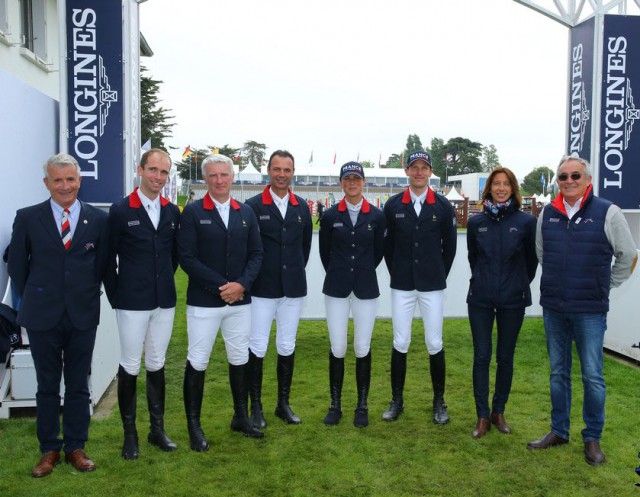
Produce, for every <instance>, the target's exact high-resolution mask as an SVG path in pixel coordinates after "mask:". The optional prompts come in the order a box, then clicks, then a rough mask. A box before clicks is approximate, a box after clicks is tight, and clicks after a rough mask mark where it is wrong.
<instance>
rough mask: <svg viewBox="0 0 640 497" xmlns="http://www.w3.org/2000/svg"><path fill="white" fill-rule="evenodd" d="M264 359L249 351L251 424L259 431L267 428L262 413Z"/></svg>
mask: <svg viewBox="0 0 640 497" xmlns="http://www.w3.org/2000/svg"><path fill="white" fill-rule="evenodd" d="M263 363H264V358H262V357H258V356H256V355H255V354H254V353H253V352H251V350H249V364H248V366H247V370H248V374H249V395H250V397H251V424H253V426H255V427H256V428H258V429H259V430H261V429H264V428H266V427H267V421H266V420H265V419H264V412H263V411H262V365H263Z"/></svg>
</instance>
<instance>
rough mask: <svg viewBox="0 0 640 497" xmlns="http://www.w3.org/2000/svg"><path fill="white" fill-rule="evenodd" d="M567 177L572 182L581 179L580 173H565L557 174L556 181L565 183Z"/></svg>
mask: <svg viewBox="0 0 640 497" xmlns="http://www.w3.org/2000/svg"><path fill="white" fill-rule="evenodd" d="M569 176H571V179H572V180H573V181H578V180H579V179H580V178H582V173H578V172H575V173H571V175H569V174H567V173H562V174H558V181H567V180H568V179H569Z"/></svg>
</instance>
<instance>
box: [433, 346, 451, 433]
mask: <svg viewBox="0 0 640 497" xmlns="http://www.w3.org/2000/svg"><path fill="white" fill-rule="evenodd" d="M429 366H430V370H431V383H432V385H433V422H434V423H436V424H439V425H443V424H446V423H448V422H449V414H448V413H447V404H445V403H444V383H445V366H444V349H442V350H441V351H440V352H438V353H437V354H434V355H430V356H429Z"/></svg>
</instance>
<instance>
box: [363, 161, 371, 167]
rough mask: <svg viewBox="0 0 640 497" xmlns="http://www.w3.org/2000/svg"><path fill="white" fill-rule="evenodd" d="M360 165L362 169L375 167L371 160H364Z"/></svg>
mask: <svg viewBox="0 0 640 497" xmlns="http://www.w3.org/2000/svg"><path fill="white" fill-rule="evenodd" d="M360 164H362V167H373V161H370V160H363V161H362V162H361V163H360Z"/></svg>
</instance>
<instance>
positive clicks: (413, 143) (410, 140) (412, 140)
mask: <svg viewBox="0 0 640 497" xmlns="http://www.w3.org/2000/svg"><path fill="white" fill-rule="evenodd" d="M423 150H424V148H423V147H422V142H421V141H420V137H419V136H418V135H409V136H408V137H407V146H406V148H405V150H404V156H405V159H406V158H407V157H409V154H412V153H413V152H420V151H423Z"/></svg>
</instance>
